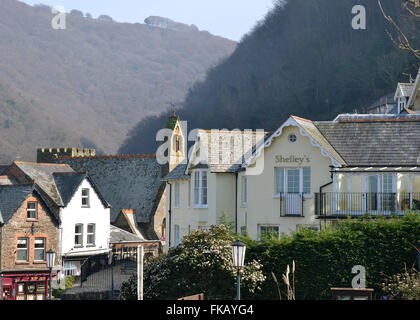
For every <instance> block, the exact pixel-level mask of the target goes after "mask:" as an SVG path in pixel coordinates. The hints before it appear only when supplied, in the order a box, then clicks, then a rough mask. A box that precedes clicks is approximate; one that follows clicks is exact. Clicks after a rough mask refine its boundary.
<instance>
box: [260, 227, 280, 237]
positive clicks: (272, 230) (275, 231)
mask: <svg viewBox="0 0 420 320" xmlns="http://www.w3.org/2000/svg"><path fill="white" fill-rule="evenodd" d="M259 231H260V232H259V238H260V239H261V237H268V236H276V237H280V226H268V225H267V226H260V230H259Z"/></svg>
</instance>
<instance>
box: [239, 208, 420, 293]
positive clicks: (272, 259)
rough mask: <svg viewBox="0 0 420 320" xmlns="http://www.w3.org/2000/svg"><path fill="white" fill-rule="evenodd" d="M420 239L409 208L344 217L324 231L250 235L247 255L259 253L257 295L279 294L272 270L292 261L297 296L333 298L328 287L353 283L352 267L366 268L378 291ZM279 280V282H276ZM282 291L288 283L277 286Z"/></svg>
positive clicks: (418, 219)
mask: <svg viewBox="0 0 420 320" xmlns="http://www.w3.org/2000/svg"><path fill="white" fill-rule="evenodd" d="M419 239H420V216H419V215H418V214H414V213H411V214H408V215H406V216H404V217H401V218H392V219H383V218H377V219H367V218H365V219H362V220H359V219H357V220H347V221H343V222H341V223H339V225H338V227H337V228H332V227H327V228H326V229H324V230H322V231H311V230H308V229H302V230H300V231H298V232H296V233H293V234H292V235H290V236H282V238H281V239H280V240H278V239H274V238H267V239H262V240H261V241H254V240H251V239H249V238H242V239H241V241H243V242H245V243H246V244H247V248H248V249H247V257H248V258H249V259H257V258H258V259H259V260H260V261H261V263H262V265H263V269H262V270H263V273H264V275H265V276H266V277H267V279H270V281H265V282H264V284H263V286H262V291H261V292H257V293H256V294H255V296H254V298H256V299H278V289H277V287H276V284H275V282H274V281H272V280H271V279H272V278H273V277H272V272H273V273H274V274H276V275H277V276H278V275H281V274H282V273H283V272H284V270H285V269H286V267H287V265H288V264H290V263H291V262H292V261H293V260H294V261H295V262H296V275H295V277H296V299H297V300H299V299H331V292H330V288H331V287H351V281H352V278H353V277H354V276H355V275H354V274H352V273H351V270H352V267H353V266H355V265H362V266H364V267H365V268H366V285H367V287H370V288H373V289H375V294H377V295H382V294H381V293H383V291H382V283H383V282H384V280H385V279H386V278H388V277H390V276H392V275H394V274H398V273H401V272H403V271H404V266H405V264H407V265H412V264H413V262H414V261H416V257H417V251H416V250H415V249H414V248H413V244H416V243H417V241H418V240H419ZM280 285H281V284H280ZM281 290H282V291H283V292H286V291H287V290H286V288H285V287H284V285H283V287H282V288H281Z"/></svg>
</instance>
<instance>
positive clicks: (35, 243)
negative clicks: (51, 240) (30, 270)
mask: <svg viewBox="0 0 420 320" xmlns="http://www.w3.org/2000/svg"><path fill="white" fill-rule="evenodd" d="M39 240H42V242H43V244H44V246H43V247H42V248H37V247H36V245H37V241H39ZM46 246H47V239H46V238H44V237H36V238H35V242H34V261H45V260H46V249H47V248H46ZM40 250H42V251H43V257H44V259H42V260H38V259H35V257H36V254H35V253H36V252H37V251H40Z"/></svg>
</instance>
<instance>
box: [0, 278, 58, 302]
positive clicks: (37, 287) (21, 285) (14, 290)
mask: <svg viewBox="0 0 420 320" xmlns="http://www.w3.org/2000/svg"><path fill="white" fill-rule="evenodd" d="M55 276H56V274H53V279H54V277H55ZM49 277H50V275H49V272H30V273H9V274H7V273H6V274H3V275H2V286H1V288H2V300H46V299H47V298H48V283H49Z"/></svg>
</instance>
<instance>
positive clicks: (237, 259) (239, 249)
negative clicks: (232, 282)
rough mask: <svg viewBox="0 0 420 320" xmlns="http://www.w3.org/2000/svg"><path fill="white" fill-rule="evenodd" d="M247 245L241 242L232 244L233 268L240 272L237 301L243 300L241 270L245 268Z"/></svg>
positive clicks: (237, 282) (237, 284)
mask: <svg viewBox="0 0 420 320" xmlns="http://www.w3.org/2000/svg"><path fill="white" fill-rule="evenodd" d="M245 250H246V245H245V243H243V242H241V241H236V242H234V243H232V259H233V266H234V267H235V268H236V269H237V270H238V276H237V281H236V300H241V268H242V267H243V266H244V261H245Z"/></svg>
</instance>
